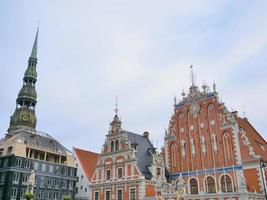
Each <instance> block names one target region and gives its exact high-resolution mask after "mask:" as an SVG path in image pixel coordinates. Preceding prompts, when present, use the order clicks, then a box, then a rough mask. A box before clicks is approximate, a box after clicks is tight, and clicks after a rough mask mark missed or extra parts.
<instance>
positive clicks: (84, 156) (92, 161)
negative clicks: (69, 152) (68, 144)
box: [73, 147, 99, 181]
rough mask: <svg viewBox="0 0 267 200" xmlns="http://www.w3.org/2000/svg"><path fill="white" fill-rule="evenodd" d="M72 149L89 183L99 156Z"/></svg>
mask: <svg viewBox="0 0 267 200" xmlns="http://www.w3.org/2000/svg"><path fill="white" fill-rule="evenodd" d="M73 149H74V151H75V153H76V155H77V157H78V159H79V161H80V163H81V165H82V168H83V170H84V172H85V174H86V176H87V178H88V179H89V181H90V180H91V178H92V176H93V173H94V170H95V167H96V164H97V160H98V156H99V154H98V153H95V152H91V151H86V150H83V149H78V148H75V147H73ZM76 159H77V158H76Z"/></svg>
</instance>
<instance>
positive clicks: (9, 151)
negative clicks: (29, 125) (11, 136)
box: [7, 147, 12, 155]
mask: <svg viewBox="0 0 267 200" xmlns="http://www.w3.org/2000/svg"><path fill="white" fill-rule="evenodd" d="M11 153H12V147H8V149H7V155H9V154H11Z"/></svg>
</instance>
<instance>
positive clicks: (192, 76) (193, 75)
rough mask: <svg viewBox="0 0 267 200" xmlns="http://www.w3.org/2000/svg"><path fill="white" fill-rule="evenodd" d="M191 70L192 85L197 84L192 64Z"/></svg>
mask: <svg viewBox="0 0 267 200" xmlns="http://www.w3.org/2000/svg"><path fill="white" fill-rule="evenodd" d="M190 70H191V73H190V79H191V82H192V86H195V74H194V69H193V65H191V66H190Z"/></svg>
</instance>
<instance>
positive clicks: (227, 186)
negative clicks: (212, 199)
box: [221, 175, 233, 192]
mask: <svg viewBox="0 0 267 200" xmlns="http://www.w3.org/2000/svg"><path fill="white" fill-rule="evenodd" d="M221 188H222V192H233V188H232V181H231V178H230V176H228V175H223V176H222V178H221Z"/></svg>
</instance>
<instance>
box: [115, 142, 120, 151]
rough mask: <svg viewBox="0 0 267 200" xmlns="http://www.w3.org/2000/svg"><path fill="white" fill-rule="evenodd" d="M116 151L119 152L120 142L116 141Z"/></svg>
mask: <svg viewBox="0 0 267 200" xmlns="http://www.w3.org/2000/svg"><path fill="white" fill-rule="evenodd" d="M115 150H116V151H118V150H119V140H116V142H115Z"/></svg>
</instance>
